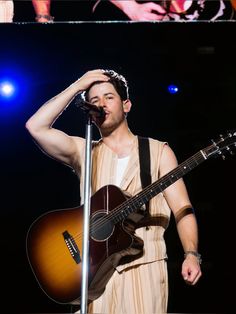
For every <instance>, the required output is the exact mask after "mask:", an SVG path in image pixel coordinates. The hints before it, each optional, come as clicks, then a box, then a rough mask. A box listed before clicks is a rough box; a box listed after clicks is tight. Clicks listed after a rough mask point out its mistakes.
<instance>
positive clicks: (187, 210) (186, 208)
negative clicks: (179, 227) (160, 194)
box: [174, 205, 195, 224]
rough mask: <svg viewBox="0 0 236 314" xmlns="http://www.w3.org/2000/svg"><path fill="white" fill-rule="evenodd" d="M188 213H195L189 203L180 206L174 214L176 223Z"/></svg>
mask: <svg viewBox="0 0 236 314" xmlns="http://www.w3.org/2000/svg"><path fill="white" fill-rule="evenodd" d="M190 214H195V213H194V209H193V208H192V207H191V205H187V206H184V207H182V208H180V209H179V210H178V211H177V212H176V213H175V214H174V216H175V222H176V224H178V223H179V222H180V220H181V219H182V218H184V217H185V216H187V215H190Z"/></svg>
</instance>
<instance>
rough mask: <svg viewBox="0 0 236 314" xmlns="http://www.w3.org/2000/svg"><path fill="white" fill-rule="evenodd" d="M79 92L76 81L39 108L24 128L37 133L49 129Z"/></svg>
mask: <svg viewBox="0 0 236 314" xmlns="http://www.w3.org/2000/svg"><path fill="white" fill-rule="evenodd" d="M79 92H80V89H79V83H78V81H76V82H74V83H73V84H71V85H70V86H69V87H68V88H66V89H65V90H64V91H62V92H61V93H60V94H58V95H56V96H55V97H53V98H52V99H50V100H49V101H47V102H46V103H45V104H44V105H43V106H41V107H40V108H39V109H38V111H36V113H35V114H34V115H33V116H32V117H31V118H30V119H29V120H28V121H27V123H26V127H27V128H28V129H31V130H32V131H38V130H40V129H43V128H48V129H49V128H50V127H51V125H52V124H53V123H54V122H55V120H56V119H57V118H58V116H59V115H60V114H61V113H62V112H63V111H64V110H65V109H66V107H67V106H68V105H69V104H70V102H71V101H72V100H73V99H74V97H75V96H76V94H78V93H79Z"/></svg>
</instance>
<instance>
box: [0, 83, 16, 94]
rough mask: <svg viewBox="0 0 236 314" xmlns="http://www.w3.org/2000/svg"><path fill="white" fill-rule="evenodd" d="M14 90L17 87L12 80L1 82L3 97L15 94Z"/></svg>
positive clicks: (0, 87) (0, 89)
mask: <svg viewBox="0 0 236 314" xmlns="http://www.w3.org/2000/svg"><path fill="white" fill-rule="evenodd" d="M14 92H15V88H14V85H13V84H12V83H11V82H7V81H3V82H0V95H1V96H2V97H6V98H9V97H11V96H13V94H14Z"/></svg>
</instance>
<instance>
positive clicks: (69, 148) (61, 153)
mask: <svg viewBox="0 0 236 314" xmlns="http://www.w3.org/2000/svg"><path fill="white" fill-rule="evenodd" d="M107 80H108V77H107V76H106V75H104V74H103V71H102V70H93V71H89V72H86V73H85V74H84V75H83V76H82V77H81V78H80V79H78V80H77V81H75V82H74V83H73V84H71V85H70V86H69V87H68V88H66V89H65V90H64V91H63V92H61V93H60V94H58V95H57V96H55V97H53V98H52V99H50V100H49V101H48V102H46V103H45V104H44V105H43V106H42V107H40V108H39V109H38V111H37V112H36V113H35V114H34V115H33V116H32V117H31V118H30V119H29V120H28V121H27V122H26V128H27V130H28V131H29V133H30V134H31V136H32V137H33V138H34V140H35V141H36V142H37V143H38V145H39V146H40V148H41V149H42V150H43V151H44V152H45V153H47V154H48V155H49V156H51V157H52V158H54V159H57V160H59V161H61V162H62V163H65V164H68V165H73V164H74V159H75V158H76V152H78V150H79V148H80V147H81V143H82V141H83V139H82V138H79V137H73V136H69V135H67V134H66V133H64V132H62V131H60V130H58V129H55V128H53V127H52V126H53V123H54V122H55V121H56V119H57V118H58V117H59V116H60V115H61V113H62V112H63V111H64V110H65V109H66V108H67V106H68V105H69V104H70V103H71V101H72V100H73V99H74V97H75V96H76V95H77V94H78V93H80V92H83V91H84V90H86V89H87V88H88V87H89V86H90V85H91V84H92V83H93V82H95V81H107ZM77 157H78V156H77Z"/></svg>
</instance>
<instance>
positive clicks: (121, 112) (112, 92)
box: [88, 82, 128, 131]
mask: <svg viewBox="0 0 236 314" xmlns="http://www.w3.org/2000/svg"><path fill="white" fill-rule="evenodd" d="M88 101H89V102H90V103H91V104H93V105H96V106H97V107H102V108H103V109H104V111H105V114H106V115H105V118H104V119H103V120H102V121H101V119H96V120H95V122H96V124H97V126H98V127H99V128H100V129H101V131H102V130H104V131H105V130H106V131H109V130H110V131H113V130H114V129H116V128H117V127H118V126H119V125H120V124H121V123H122V122H123V121H124V119H125V112H128V111H127V109H126V108H125V103H126V101H122V100H121V98H120V96H119V94H118V93H117V91H116V89H115V88H114V86H113V85H112V84H111V83H109V82H104V83H98V84H95V85H94V86H92V87H91V89H90V90H89V93H88Z"/></svg>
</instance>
